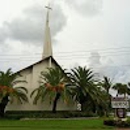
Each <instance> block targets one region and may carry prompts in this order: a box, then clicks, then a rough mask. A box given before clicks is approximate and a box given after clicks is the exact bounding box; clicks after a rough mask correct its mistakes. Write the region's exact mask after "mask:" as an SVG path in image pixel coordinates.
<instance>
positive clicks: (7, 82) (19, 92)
mask: <svg viewBox="0 0 130 130" xmlns="http://www.w3.org/2000/svg"><path fill="white" fill-rule="evenodd" d="M17 78H18V75H17V74H13V73H12V71H11V69H8V70H7V71H6V72H3V71H0V117H3V116H4V111H5V108H6V106H7V104H8V102H11V103H12V102H13V101H14V99H15V100H17V101H18V102H20V103H23V102H27V101H28V98H27V96H26V94H27V89H26V88H24V87H22V86H19V87H14V86H17V84H18V83H20V82H25V81H22V80H17Z"/></svg>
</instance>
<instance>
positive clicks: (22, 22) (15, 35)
mask: <svg viewBox="0 0 130 130" xmlns="http://www.w3.org/2000/svg"><path fill="white" fill-rule="evenodd" d="M57 6H58V5H55V8H56V9H55V10H54V11H52V12H51V13H52V15H51V23H50V26H51V33H52V38H54V37H55V36H56V35H57V33H58V32H60V31H62V29H63V27H64V26H65V25H66V17H65V16H64V14H63V12H62V10H61V9H60V7H59V6H58V7H57ZM45 18H46V10H45V9H43V7H41V6H40V5H34V6H33V7H30V8H27V9H25V10H24V11H23V15H22V16H21V17H17V18H15V19H13V20H12V21H11V22H7V21H6V22H4V23H3V26H2V27H1V28H0V32H1V33H0V42H1V43H4V42H5V41H6V40H7V39H11V40H17V41H21V42H23V43H24V42H26V43H32V44H34V43H35V44H36V43H38V44H39V43H42V42H43V38H44V26H45Z"/></svg>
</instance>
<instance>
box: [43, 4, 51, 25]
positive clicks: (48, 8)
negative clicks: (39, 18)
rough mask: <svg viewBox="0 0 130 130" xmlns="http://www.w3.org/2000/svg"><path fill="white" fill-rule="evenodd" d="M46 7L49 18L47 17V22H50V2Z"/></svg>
mask: <svg viewBox="0 0 130 130" xmlns="http://www.w3.org/2000/svg"><path fill="white" fill-rule="evenodd" d="M45 8H46V9H47V18H46V24H47V25H48V24H49V11H50V10H52V8H51V7H50V4H48V6H45Z"/></svg>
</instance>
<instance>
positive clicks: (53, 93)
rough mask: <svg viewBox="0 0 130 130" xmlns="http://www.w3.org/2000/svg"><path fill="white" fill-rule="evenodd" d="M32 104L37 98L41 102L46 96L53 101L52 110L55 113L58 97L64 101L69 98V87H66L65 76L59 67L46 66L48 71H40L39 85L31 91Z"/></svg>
mask: <svg viewBox="0 0 130 130" xmlns="http://www.w3.org/2000/svg"><path fill="white" fill-rule="evenodd" d="M34 94H36V95H35V97H34V102H33V103H34V104H36V103H37V101H38V100H41V102H43V101H44V100H45V97H46V96H48V97H49V99H50V103H53V106H52V112H53V113H56V109H57V103H58V100H59V99H60V98H62V99H63V100H64V102H66V103H67V102H68V101H69V98H70V93H69V87H67V77H66V75H65V73H64V72H63V71H61V69H60V68H58V67H55V68H48V71H43V72H41V77H40V86H39V87H38V88H36V89H35V90H34V91H33V92H32V93H31V97H32V96H33V95H34Z"/></svg>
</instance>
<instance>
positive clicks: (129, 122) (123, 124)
mask: <svg viewBox="0 0 130 130" xmlns="http://www.w3.org/2000/svg"><path fill="white" fill-rule="evenodd" d="M104 125H107V126H116V127H124V128H125V127H127V128H130V120H126V121H121V120H117V121H116V120H112V119H108V120H104Z"/></svg>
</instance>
